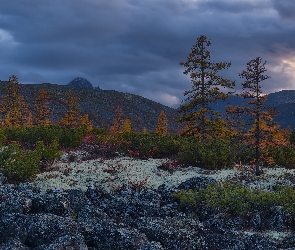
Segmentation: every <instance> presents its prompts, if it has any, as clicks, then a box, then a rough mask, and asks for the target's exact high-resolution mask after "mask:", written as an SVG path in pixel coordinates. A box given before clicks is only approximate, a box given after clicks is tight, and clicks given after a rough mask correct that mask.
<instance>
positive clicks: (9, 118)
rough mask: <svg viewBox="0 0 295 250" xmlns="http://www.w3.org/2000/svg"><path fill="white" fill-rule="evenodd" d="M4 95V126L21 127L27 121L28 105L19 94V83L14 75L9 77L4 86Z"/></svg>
mask: <svg viewBox="0 0 295 250" xmlns="http://www.w3.org/2000/svg"><path fill="white" fill-rule="evenodd" d="M5 90H6V95H5V97H4V102H3V105H4V106H3V107H4V113H5V121H4V125H5V126H9V127H10V126H15V127H18V126H21V125H22V124H25V123H26V122H27V119H28V114H29V113H28V105H27V104H26V103H25V101H24V98H23V96H22V95H21V94H20V86H19V81H18V78H17V76H16V75H12V76H11V77H9V80H8V84H7V86H6V89H5Z"/></svg>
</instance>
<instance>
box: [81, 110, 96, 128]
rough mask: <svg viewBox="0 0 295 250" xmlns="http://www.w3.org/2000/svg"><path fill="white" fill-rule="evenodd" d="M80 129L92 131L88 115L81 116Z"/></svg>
mask: <svg viewBox="0 0 295 250" xmlns="http://www.w3.org/2000/svg"><path fill="white" fill-rule="evenodd" d="M80 121H81V127H82V128H86V129H87V130H92V129H93V125H92V121H91V120H90V119H89V115H88V114H85V115H83V116H81V119H80Z"/></svg>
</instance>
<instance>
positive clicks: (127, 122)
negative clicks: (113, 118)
mask: <svg viewBox="0 0 295 250" xmlns="http://www.w3.org/2000/svg"><path fill="white" fill-rule="evenodd" d="M131 131H132V128H131V121H130V119H126V120H125V121H124V126H123V132H125V133H130V132H131Z"/></svg>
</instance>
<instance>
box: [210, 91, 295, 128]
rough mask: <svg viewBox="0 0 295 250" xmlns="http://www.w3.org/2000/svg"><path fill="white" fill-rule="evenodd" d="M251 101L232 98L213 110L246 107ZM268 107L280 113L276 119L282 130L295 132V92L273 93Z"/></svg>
mask: <svg viewBox="0 0 295 250" xmlns="http://www.w3.org/2000/svg"><path fill="white" fill-rule="evenodd" d="M248 101H249V100H247V99H244V98H242V97H238V96H230V98H229V99H228V100H226V101H220V102H218V103H217V104H216V105H213V109H214V110H217V111H221V112H224V109H225V107H226V106H227V105H233V106H238V105H240V106H245V105H247V102H248ZM265 106H266V107H274V108H275V109H276V110H277V111H278V115H277V116H276V117H275V118H274V120H275V121H276V122H278V123H279V124H280V125H281V127H282V128H286V127H288V126H290V127H291V129H293V130H295V90H282V91H279V92H275V93H271V94H269V95H268V96H267V99H266V102H265Z"/></svg>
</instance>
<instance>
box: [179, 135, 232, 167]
mask: <svg viewBox="0 0 295 250" xmlns="http://www.w3.org/2000/svg"><path fill="white" fill-rule="evenodd" d="M178 158H179V160H180V162H181V163H183V164H185V165H193V166H199V167H201V168H205V169H221V168H224V167H231V166H232V165H233V163H234V162H235V160H236V155H235V152H234V147H233V144H232V142H231V140H230V139H229V138H214V139H210V140H209V139H206V140H205V139H195V138H187V139H186V141H182V144H181V146H180V150H179V152H178Z"/></svg>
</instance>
